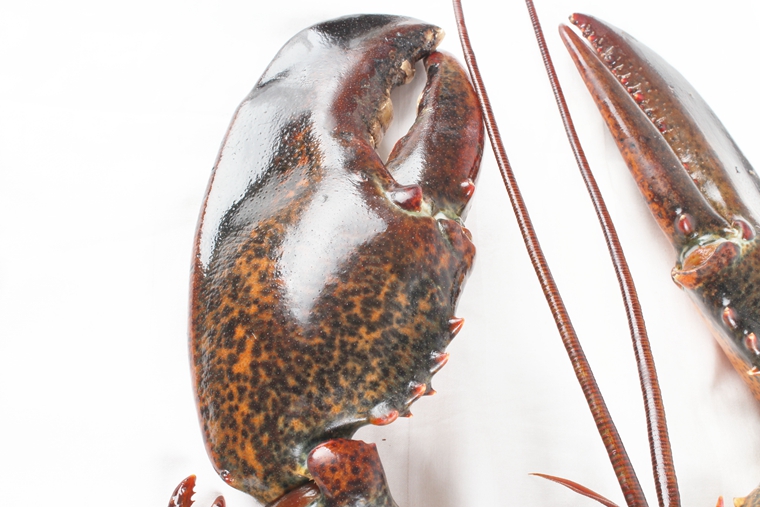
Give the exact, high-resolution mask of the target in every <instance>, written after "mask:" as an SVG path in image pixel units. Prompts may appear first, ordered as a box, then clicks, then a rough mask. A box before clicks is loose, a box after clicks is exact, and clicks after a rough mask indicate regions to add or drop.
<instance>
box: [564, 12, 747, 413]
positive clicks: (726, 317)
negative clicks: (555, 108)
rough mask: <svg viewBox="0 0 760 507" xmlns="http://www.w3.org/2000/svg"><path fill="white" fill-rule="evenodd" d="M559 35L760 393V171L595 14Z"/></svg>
mask: <svg viewBox="0 0 760 507" xmlns="http://www.w3.org/2000/svg"><path fill="white" fill-rule="evenodd" d="M571 20H572V22H573V23H574V24H576V25H577V26H578V27H579V28H580V30H581V31H582V33H583V36H584V37H586V38H587V39H588V41H589V42H590V44H591V46H589V45H587V44H585V43H584V42H583V41H582V40H581V38H580V37H579V36H578V35H577V34H576V33H575V32H573V31H572V30H571V29H570V28H569V27H567V26H562V27H560V33H561V36H562V38H563V40H564V42H565V45H566V46H567V48H568V50H569V51H570V54H571V55H572V57H573V60H574V61H575V63H576V65H577V67H578V69H579V71H580V73H581V75H582V77H583V79H584V81H585V82H586V85H587V86H588V88H589V90H590V91H591V94H592V95H593V97H594V100H595V101H596V103H597V106H598V107H599V109H600V111H601V112H602V115H603V116H604V119H605V121H606V123H607V125H608V127H609V129H610V131H611V132H612V135H613V138H614V139H615V142H616V143H617V145H618V148H619V149H620V152H621V154H622V155H623V157H624V159H625V161H626V163H627V164H628V166H629V168H630V169H631V171H632V173H633V175H634V178H635V179H636V182H637V184H638V186H639V189H640V191H641V193H642V194H643V195H644V197H645V199H646V200H647V202H648V203H649V206H650V210H651V211H652V214H653V215H654V217H655V219H656V220H657V223H658V224H659V226H660V228H661V229H662V230H663V231H664V232H665V234H666V235H667V236H668V238H669V239H670V241H671V243H672V245H673V247H674V248H675V250H676V253H677V256H678V257H677V261H676V266H675V268H674V269H673V272H672V277H673V280H674V281H675V282H676V284H678V285H679V286H680V287H682V288H683V289H685V290H686V291H687V292H688V293H689V295H690V297H691V298H692V300H693V301H694V302H695V303H696V304H697V306H698V307H699V309H700V311H701V312H702V314H703V315H704V316H705V320H707V321H708V323H709V324H710V327H711V329H712V330H713V333H714V335H715V336H716V338H717V339H718V342H719V343H720V345H721V347H722V348H723V350H724V351H725V353H726V354H727V356H728V358H729V359H730V361H731V363H732V364H733V365H734V368H735V369H736V370H737V371H738V372H739V374H740V375H741V376H742V378H743V379H744V380H745V382H746V383H747V384H748V385H749V387H750V389H751V390H752V392H753V394H754V395H755V397H757V398H758V399H760V345H759V344H758V338H757V335H758V334H759V333H760V291H758V289H757V287H760V250H758V248H757V240H756V236H755V230H756V229H757V227H758V224H760V179H758V177H757V174H756V173H755V171H754V170H753V169H752V167H751V166H750V165H749V163H748V162H747V160H746V159H745V158H744V156H743V155H742V154H741V152H740V151H739V149H738V148H737V146H736V145H735V143H734V142H733V140H732V139H731V137H730V136H729V134H728V133H727V132H726V130H725V128H724V127H723V125H722V124H721V123H720V121H719V120H718V119H717V117H716V116H715V114H714V113H713V112H712V111H711V110H710V108H709V107H708V106H707V104H705V102H704V101H703V100H702V99H701V97H700V96H699V95H698V94H697V93H696V91H695V90H694V89H693V88H692V87H691V86H690V85H689V84H688V82H687V81H686V80H685V79H684V78H683V77H682V76H681V75H680V74H679V73H678V72H677V71H676V70H675V69H673V68H672V67H671V66H670V65H668V64H667V63H666V62H664V61H663V60H662V59H661V58H660V57H659V56H657V55H656V54H655V53H654V52H652V51H651V50H650V49H648V48H647V47H645V46H644V45H642V44H641V43H639V42H638V41H636V40H635V39H633V38H632V37H630V36H629V35H628V34H626V33H625V32H623V31H621V30H619V29H617V28H615V27H613V26H611V25H609V24H607V23H605V22H603V21H601V20H598V19H596V18H593V17H591V16H586V15H582V14H574V15H573V16H572V17H571Z"/></svg>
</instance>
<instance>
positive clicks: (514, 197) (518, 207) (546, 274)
mask: <svg viewBox="0 0 760 507" xmlns="http://www.w3.org/2000/svg"><path fill="white" fill-rule="evenodd" d="M453 1H454V13H455V15H456V18H457V27H458V29H459V39H460V41H461V43H462V49H463V51H464V56H465V61H466V62H467V67H468V69H469V70H470V76H471V77H472V80H473V84H474V86H475V92H476V93H477V95H478V99H479V101H480V105H481V109H482V110H483V114H484V116H485V117H486V131H487V132H488V137H489V139H490V141H491V147H492V148H493V151H494V155H495V157H496V163H497V164H498V166H499V171H500V172H501V177H502V179H503V180H504V186H505V187H506V189H507V194H508V195H509V200H510V202H511V203H512V210H513V211H514V213H515V217H516V218H517V224H518V227H519V229H520V233H521V234H522V237H523V241H524V242H525V247H526V248H527V250H528V256H529V257H530V261H531V263H532V264H533V269H534V270H535V271H536V276H538V280H539V283H540V284H541V288H542V290H543V292H544V296H545V297H546V301H547V303H548V304H549V308H550V310H551V312H552V315H553V316H554V320H555V322H556V323H557V328H558V329H559V333H560V336H561V337H562V343H563V344H564V345H565V349H566V350H567V354H568V356H569V357H570V361H571V363H572V365H573V370H574V371H575V375H576V377H577V378H578V382H579V383H580V384H581V388H582V389H583V394H584V395H585V397H586V402H587V403H588V405H589V408H590V409H591V413H592V415H593V417H594V421H595V422H596V425H597V428H598V430H599V434H600V435H601V437H602V441H603V442H604V446H605V448H606V449H607V454H608V455H609V457H610V460H611V462H612V464H613V468H614V469H615V473H616V475H617V477H618V482H619V483H620V487H621V489H622V491H623V495H624V496H625V500H626V503H627V504H628V505H629V506H630V507H634V506H635V507H644V506H646V505H647V501H646V498H645V497H644V493H643V492H642V490H641V485H640V484H639V480H638V478H637V477H636V473H635V471H634V470H633V466H632V465H631V462H630V459H629V458H628V454H627V453H626V450H625V447H624V446H623V442H622V440H621V439H620V435H619V434H618V432H617V428H615V425H614V424H613V423H612V419H611V418H610V413H609V410H608V409H607V406H606V404H605V403H604V399H603V398H602V395H601V393H600V391H599V387H598V386H597V384H596V380H595V379H594V375H593V373H592V372H591V368H590V366H589V364H588V361H587V360H586V356H585V354H584V353H583V349H582V348H581V345H580V342H579V341H578V336H577V335H576V334H575V330H574V329H573V326H572V323H571V322H570V317H569V316H568V314H567V309H566V308H565V304H564V303H563V301H562V298H561V297H560V295H559V291H558V290H557V285H556V283H555V282H554V278H553V277H552V275H551V271H550V270H549V266H548V264H547V263H546V258H545V257H544V254H543V252H542V250H541V245H540V244H539V242H538V238H537V237H536V233H535V230H534V228H533V224H532V222H531V220H530V216H529V214H528V210H527V209H526V208H525V204H524V202H523V199H522V195H521V193H520V189H519V188H518V186H517V181H516V180H515V176H514V173H513V172H512V167H511V166H510V164H509V160H508V159H507V154H506V152H505V150H504V145H503V143H502V141H501V136H500V134H499V129H498V127H497V125H496V121H495V119H494V115H493V111H492V110H491V102H490V101H489V99H488V94H487V93H486V89H485V86H484V85H483V80H482V79H481V76H480V71H479V70H478V65H477V62H476V60H475V54H474V53H473V51H472V46H471V45H470V38H469V36H468V34H467V27H466V26H465V23H464V14H463V13H462V5H461V2H460V0H453Z"/></svg>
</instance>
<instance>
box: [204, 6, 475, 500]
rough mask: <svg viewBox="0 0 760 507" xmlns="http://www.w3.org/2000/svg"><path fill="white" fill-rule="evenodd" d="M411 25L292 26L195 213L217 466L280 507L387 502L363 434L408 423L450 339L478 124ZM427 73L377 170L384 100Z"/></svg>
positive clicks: (431, 32) (464, 91) (351, 20)
mask: <svg viewBox="0 0 760 507" xmlns="http://www.w3.org/2000/svg"><path fill="white" fill-rule="evenodd" d="M442 35H443V33H442V30H441V29H439V28H437V27H435V26H432V25H429V24H426V23H423V22H421V21H418V20H414V19H410V18H404V17H398V16H384V15H357V16H347V17H343V18H339V19H335V20H331V21H327V22H324V23H320V24H318V25H314V26H312V27H310V28H308V29H306V30H303V31H302V32H300V33H299V34H297V35H296V36H295V37H293V38H292V39H291V40H290V41H289V42H288V43H287V44H286V45H285V46H284V47H283V48H282V49H281V50H280V52H279V54H278V55H277V57H275V59H274V60H273V61H272V63H271V64H270V66H269V68H268V69H267V70H266V71H265V73H264V75H263V76H262V77H261V79H260V80H259V82H258V83H257V84H256V85H255V87H254V88H253V90H252V91H251V93H250V94H249V95H248V97H246V99H245V100H244V101H243V103H242V104H241V105H240V107H239V108H238V110H237V112H236V113H235V117H234V118H233V120H232V124H231V125H230V128H229V131H228V133H227V135H226V137H225V139H224V141H223V143H222V147H221V150H220V153H219V157H218V159H217V163H216V166H215V168H214V173H213V175H212V179H211V183H210V184H209V189H208V193H207V196H206V201H205V203H204V207H203V210H202V212H201V218H200V223H199V227H198V235H197V239H196V246H195V263H194V266H193V279H192V285H191V297H192V306H191V330H190V340H191V361H192V369H193V377H194V382H195V390H196V401H197V405H198V411H199V416H200V420H201V424H202V426H203V432H204V436H205V440H206V447H207V450H208V454H209V456H210V458H211V461H212V462H213V464H214V467H215V468H216V470H217V472H218V473H219V475H220V476H221V477H222V478H223V480H225V482H227V484H229V485H231V486H232V487H235V488H237V489H239V490H241V491H245V492H246V493H249V494H251V495H252V496H254V497H255V498H256V499H257V500H258V501H260V502H261V503H265V504H267V505H270V506H273V507H274V506H277V507H296V506H299V507H305V506H306V505H319V506H323V507H333V506H335V507H337V506H341V507H358V506H370V505H371V506H375V507H390V506H393V505H394V503H393V500H392V498H391V495H390V493H389V492H388V488H387V485H386V483H385V478H384V474H383V472H382V466H381V465H380V461H379V457H378V455H377V451H376V449H375V447H374V446H373V445H370V444H365V443H363V442H360V441H354V440H350V438H351V437H352V436H353V434H354V433H355V432H356V430H357V429H358V428H359V427H361V426H363V425H366V424H376V425H383V424H389V423H391V422H393V421H394V420H395V419H396V418H398V417H399V416H405V415H410V412H409V407H410V405H411V404H412V403H414V402H415V401H416V400H418V399H419V398H420V397H421V396H423V395H426V394H432V393H433V392H434V391H433V389H432V387H430V384H431V379H432V376H433V375H434V374H435V373H436V372H437V371H438V370H439V369H440V367H441V366H443V364H444V363H445V361H446V358H447V357H448V355H447V354H446V353H445V352H444V350H445V348H446V347H447V346H448V344H449V342H450V341H451V339H452V338H453V337H454V336H455V335H456V333H457V332H458V331H459V329H460V328H461V326H462V320H461V319H458V318H456V317H454V311H455V308H456V304H457V299H458V297H459V294H460V292H461V288H462V285H463V284H464V281H465V279H466V277H467V274H468V272H469V270H470V267H471V265H472V262H473V258H474V255H475V247H474V245H473V244H472V242H471V240H470V237H469V232H468V231H467V230H466V229H465V228H464V227H463V226H462V220H463V217H464V215H465V213H466V211H467V205H468V202H469V200H470V197H471V196H472V192H473V189H474V183H473V181H474V180H475V179H476V177H477V172H478V169H479V166H480V159H481V155H482V146H483V122H482V116H481V114H480V110H479V108H478V107H477V101H476V96H475V94H474V91H473V90H472V86H471V85H470V83H469V81H468V79H467V76H466V73H465V71H464V70H463V69H462V68H461V67H460V66H459V64H457V63H456V62H455V60H454V59H453V58H452V57H450V56H447V55H444V54H441V53H436V52H435V51H434V50H435V47H436V46H437V44H438V42H439V41H440V39H441V38H442ZM421 59H424V63H425V68H426V73H427V85H426V87H425V90H424V92H423V96H422V98H421V101H420V106H419V108H418V115H417V119H416V121H415V124H414V125H413V126H412V128H411V129H410V131H409V133H408V134H407V135H406V136H405V137H404V138H403V139H401V140H400V141H399V142H398V143H397V145H396V147H395V148H394V150H393V152H392V153H391V155H390V157H389V160H388V162H387V163H384V162H383V161H382V160H381V159H380V157H379V156H378V154H377V152H376V151H375V146H376V145H377V143H378V142H379V140H380V137H381V136H382V135H383V133H384V131H385V129H386V127H387V126H388V123H389V122H390V119H391V116H392V106H391V102H390V89H391V88H392V87H393V86H396V85H399V84H402V83H404V82H406V81H408V80H409V79H410V78H411V77H412V74H413V71H414V65H415V62H416V61H418V60H421Z"/></svg>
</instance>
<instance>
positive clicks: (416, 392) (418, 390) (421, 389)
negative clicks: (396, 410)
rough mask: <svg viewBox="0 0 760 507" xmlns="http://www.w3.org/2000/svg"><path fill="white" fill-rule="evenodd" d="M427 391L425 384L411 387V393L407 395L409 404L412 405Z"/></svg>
mask: <svg viewBox="0 0 760 507" xmlns="http://www.w3.org/2000/svg"><path fill="white" fill-rule="evenodd" d="M427 391H428V388H427V386H426V385H425V384H417V385H415V386H414V387H412V389H411V392H410V393H409V402H408V403H412V402H414V401H416V400H418V399H419V398H420V396H423V395H424V394H425V393H426V392H427Z"/></svg>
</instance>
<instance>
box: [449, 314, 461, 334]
mask: <svg viewBox="0 0 760 507" xmlns="http://www.w3.org/2000/svg"><path fill="white" fill-rule="evenodd" d="M462 326H464V319H463V318H461V317H454V318H453V319H449V332H450V333H451V337H452V338H454V337H455V336H456V335H458V334H459V331H461V330H462Z"/></svg>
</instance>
